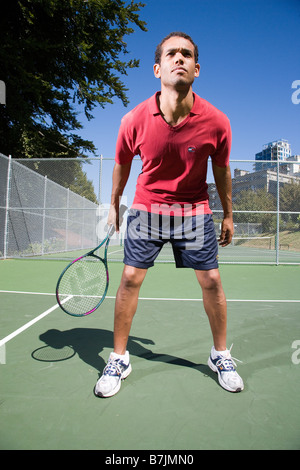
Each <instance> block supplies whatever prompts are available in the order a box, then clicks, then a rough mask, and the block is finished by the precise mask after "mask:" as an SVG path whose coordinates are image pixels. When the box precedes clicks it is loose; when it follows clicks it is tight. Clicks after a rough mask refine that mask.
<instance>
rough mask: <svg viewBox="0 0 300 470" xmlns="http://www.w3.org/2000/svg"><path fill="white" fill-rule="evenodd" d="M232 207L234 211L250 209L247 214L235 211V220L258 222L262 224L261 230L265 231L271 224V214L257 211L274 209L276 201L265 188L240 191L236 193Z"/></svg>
mask: <svg viewBox="0 0 300 470" xmlns="http://www.w3.org/2000/svg"><path fill="white" fill-rule="evenodd" d="M233 209H234V210H235V211H251V212H249V213H247V214H244V213H235V214H234V221H235V222H237V223H238V222H249V223H250V222H251V223H260V224H262V230H263V232H267V231H268V230H269V229H270V228H271V226H272V222H273V215H272V214H267V213H259V211H274V210H276V202H275V198H274V196H272V195H271V194H270V193H268V192H267V190H266V189H258V190H256V191H252V190H248V191H241V192H240V193H239V194H238V198H237V199H236V201H235V203H234V206H233ZM252 211H253V212H252ZM255 212H256V213H255Z"/></svg>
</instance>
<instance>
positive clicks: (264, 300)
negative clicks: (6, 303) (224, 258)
mask: <svg viewBox="0 0 300 470" xmlns="http://www.w3.org/2000/svg"><path fill="white" fill-rule="evenodd" d="M0 293H4V294H27V295H50V296H53V295H55V294H54V293H50V292H26V291H9V290H0ZM69 298H70V296H69V297H67V298H66V299H65V300H63V302H62V303H64V302H66V301H67V300H69ZM106 298H107V299H115V298H116V297H115V296H109V295H107V296H106ZM139 300H156V301H179V302H202V300H203V299H201V298H199V299H182V298H175V297H139ZM227 302H258V303H259V302H264V303H300V300H283V299H227ZM57 308H58V305H54V306H53V307H51V308H49V309H48V310H46V311H45V312H43V313H41V315H39V316H38V317H36V318H34V319H33V320H31V321H30V322H28V323H26V324H25V325H23V326H21V327H20V328H19V329H17V330H16V331H14V332H13V333H11V334H10V335H8V336H6V337H5V338H3V339H2V340H0V347H1V346H3V345H4V344H5V343H7V342H8V341H9V340H11V339H12V338H14V337H15V336H17V335H19V334H20V333H22V332H23V331H24V330H26V329H27V328H29V327H30V326H32V325H34V323H36V322H38V321H39V320H41V319H42V318H44V317H45V316H46V315H48V314H49V313H51V312H53V310H56V309H57Z"/></svg>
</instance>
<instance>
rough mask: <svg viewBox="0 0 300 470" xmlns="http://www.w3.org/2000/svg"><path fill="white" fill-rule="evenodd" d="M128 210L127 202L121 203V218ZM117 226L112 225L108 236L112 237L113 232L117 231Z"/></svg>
mask: <svg viewBox="0 0 300 470" xmlns="http://www.w3.org/2000/svg"><path fill="white" fill-rule="evenodd" d="M126 211H127V206H125V204H121V205H120V207H119V219H121V217H123V215H124V214H125V212H126ZM115 230H116V229H115V227H114V225H111V226H110V228H109V230H108V236H109V237H112V236H113V234H114V233H115Z"/></svg>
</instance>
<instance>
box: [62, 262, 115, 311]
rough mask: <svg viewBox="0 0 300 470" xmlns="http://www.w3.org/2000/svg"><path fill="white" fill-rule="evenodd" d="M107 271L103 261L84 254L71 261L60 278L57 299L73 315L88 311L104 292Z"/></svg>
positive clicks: (95, 306) (98, 301) (96, 303)
mask: <svg viewBox="0 0 300 470" xmlns="http://www.w3.org/2000/svg"><path fill="white" fill-rule="evenodd" d="M107 283H108V273H107V270H106V266H105V264H104V262H103V261H102V260H101V259H99V258H96V257H94V256H85V257H84V258H81V259H79V260H77V261H76V262H75V263H73V264H72V265H71V266H70V267H69V268H68V269H67V271H66V272H65V273H64V275H63V276H62V278H61V282H60V285H59V289H58V296H59V300H60V302H61V303H62V302H63V306H64V308H65V309H66V310H67V311H68V312H70V313H71V314H74V315H76V314H77V315H80V314H83V313H90V312H91V311H92V310H94V309H95V308H97V306H98V305H99V303H100V302H101V300H102V298H103V296H104V295H105V293H106V289H107Z"/></svg>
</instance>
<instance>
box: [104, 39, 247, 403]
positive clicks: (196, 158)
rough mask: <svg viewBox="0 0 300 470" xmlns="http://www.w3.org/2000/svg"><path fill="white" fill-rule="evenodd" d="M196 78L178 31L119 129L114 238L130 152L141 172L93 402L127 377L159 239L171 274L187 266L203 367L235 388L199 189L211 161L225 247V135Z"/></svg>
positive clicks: (228, 213)
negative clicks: (203, 323)
mask: <svg viewBox="0 0 300 470" xmlns="http://www.w3.org/2000/svg"><path fill="white" fill-rule="evenodd" d="M199 72H200V65H199V63H198V48H197V45H196V44H195V43H194V41H193V40H192V38H191V37H190V36H188V35H186V34H185V33H182V32H173V33H171V34H169V35H168V36H167V37H165V38H164V39H163V40H162V41H161V43H160V44H159V45H158V46H157V49H156V53H155V65H154V75H155V77H156V78H158V79H160V82H161V91H160V92H157V93H156V94H155V95H154V96H152V97H150V98H149V99H148V100H146V101H144V102H142V103H141V104H140V105H138V106H137V107H136V108H134V109H133V110H132V111H130V112H129V113H128V114H126V115H125V116H124V117H123V119H122V122H121V126H120V130H119V135H118V139H117V144H116V156H115V166H114V170H113V186H112V196H111V208H110V212H109V215H108V224H114V225H115V227H116V230H117V231H118V230H119V220H118V208H119V201H120V198H121V196H122V194H123V191H124V188H125V185H126V183H127V180H128V177H129V174H130V168H131V163H132V159H133V157H134V156H135V155H140V157H141V160H142V164H143V166H142V172H141V174H140V175H139V176H138V180H137V185H136V192H135V197H134V202H133V205H132V207H131V209H130V211H129V216H128V220H127V233H126V238H125V242H124V253H125V254H124V270H123V274H122V278H121V282H120V286H119V289H118V292H117V297H116V303H115V317H114V351H113V352H111V354H110V356H109V360H108V363H107V365H106V367H105V368H104V371H103V375H102V376H101V377H100V379H99V380H98V382H97V384H96V386H95V393H96V395H98V396H101V397H110V396H112V395H115V394H116V393H117V392H118V391H119V389H120V386H121V380H122V379H125V378H126V377H127V376H128V375H129V374H130V372H131V364H130V356H129V352H128V351H127V341H128V337H129V333H130V329H131V325H132V320H133V317H134V314H135V312H136V309H137V304H138V296H139V290H140V287H141V285H142V283H143V281H144V279H145V276H146V273H147V270H148V268H150V267H151V266H153V264H154V261H155V259H156V257H157V256H158V254H159V252H160V250H161V248H162V246H163V245H164V243H166V242H167V241H169V242H170V243H171V244H172V248H173V253H174V258H175V262H176V267H178V268H192V269H194V271H195V274H196V277H197V280H198V282H199V284H200V286H201V289H202V296H203V303H204V308H205V311H206V313H207V316H208V319H209V323H210V327H211V331H212V338H213V346H212V349H211V352H210V356H209V359H208V365H209V367H210V368H211V369H212V370H213V371H214V372H216V373H218V379H219V383H220V385H221V386H222V387H223V388H224V389H226V390H228V391H230V392H239V391H241V390H243V388H244V385H243V381H242V379H241V377H240V376H239V375H238V373H237V371H236V364H235V362H234V360H233V358H232V357H231V352H230V350H228V349H227V344H226V335H227V305H226V297H225V294H224V291H223V287H222V283H221V278H220V273H219V269H218V241H217V238H216V234H215V230H214V224H213V220H212V212H211V210H210V208H209V200H208V199H209V198H208V193H207V184H206V175H207V161H208V158H209V157H211V160H212V168H213V174H214V179H215V183H216V187H217V190H218V194H219V196H220V200H221V203H222V208H223V213H224V215H223V222H222V228H221V234H220V238H219V244H220V246H222V247H225V246H227V245H228V244H229V243H230V242H231V239H232V236H233V232H234V228H233V217H232V199H231V193H232V183H231V171H230V166H229V155H230V149H231V128H230V123H229V120H228V118H227V116H226V115H225V114H223V113H222V112H221V111H219V110H218V109H216V108H215V107H214V106H213V105H211V104H210V103H208V102H207V101H206V100H204V99H202V98H201V97H200V96H198V95H196V94H195V93H194V92H193V90H192V84H193V82H194V79H195V78H196V77H198V76H199ZM230 349H231V348H230Z"/></svg>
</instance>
